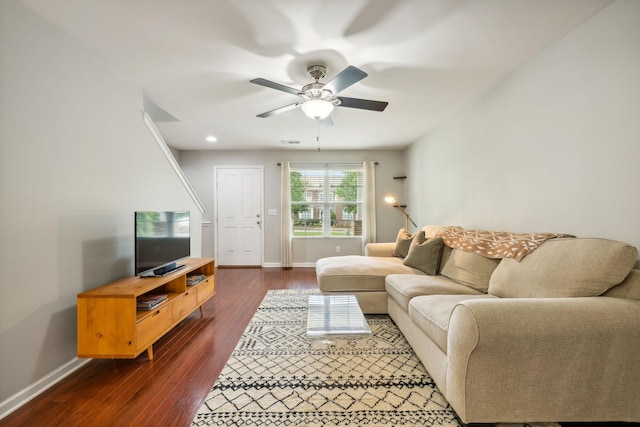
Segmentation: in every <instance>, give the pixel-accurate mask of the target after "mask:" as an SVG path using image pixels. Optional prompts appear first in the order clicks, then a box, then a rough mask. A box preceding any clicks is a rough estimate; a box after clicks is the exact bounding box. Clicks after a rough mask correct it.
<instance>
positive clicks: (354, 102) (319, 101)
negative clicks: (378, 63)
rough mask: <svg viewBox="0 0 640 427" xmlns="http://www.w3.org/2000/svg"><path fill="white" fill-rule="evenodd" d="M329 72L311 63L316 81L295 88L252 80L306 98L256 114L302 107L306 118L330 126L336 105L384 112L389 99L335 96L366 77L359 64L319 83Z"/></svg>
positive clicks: (267, 114)
mask: <svg viewBox="0 0 640 427" xmlns="http://www.w3.org/2000/svg"><path fill="white" fill-rule="evenodd" d="M326 72H327V70H326V68H325V67H324V66H323V65H312V66H310V67H308V68H307V74H308V75H309V76H310V77H312V78H313V79H314V80H315V82H314V83H309V84H307V85H305V86H304V87H303V88H302V89H301V90H298V89H294V88H292V87H289V86H284V85H281V84H280V83H275V82H272V81H270V80H265V79H253V80H251V81H250V82H251V83H253V84H257V85H260V86H264V87H268V88H271V89H276V90H280V91H282V92H287V93H290V94H293V95H297V96H300V97H302V98H303V99H304V102H296V103H294V104H290V105H286V106H284V107H280V108H276V109H275V110H271V111H267V112H265V113H262V114H258V115H257V116H256V117H262V118H265V117H271V116H273V115H275V114H280V113H284V112H285V111H289V110H293V109H295V108H298V107H300V108H302V111H303V112H304V114H306V115H307V117H309V118H311V119H313V120H316V121H317V122H321V123H320V124H321V125H325V126H331V125H332V124H333V121H331V119H330V117H329V116H330V115H331V113H332V112H333V109H334V108H335V107H340V106H342V107H349V108H356V109H361V110H370V111H384V109H385V108H386V107H387V105H388V104H389V103H388V102H382V101H371V100H368V99H356V98H346V97H342V96H341V97H338V96H336V95H337V94H338V92H340V91H342V90H344V89H346V88H348V87H349V86H351V85H353V84H355V83H357V82H359V81H360V80H362V79H364V78H365V77H367V73H365V72H364V71H362V70H360V69H358V68H356V67H353V66H349V67H347V68H345V69H344V70H342V71H341V72H340V73H339V74H338V75H337V76H335V77H334V78H333V79H332V80H331V81H329V82H328V83H326V84H325V83H320V82H319V80H320V79H322V78H323V77H324V76H325V75H326Z"/></svg>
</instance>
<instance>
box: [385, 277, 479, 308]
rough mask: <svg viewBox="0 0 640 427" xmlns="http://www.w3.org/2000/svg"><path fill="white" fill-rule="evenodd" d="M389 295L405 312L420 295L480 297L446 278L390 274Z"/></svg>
mask: <svg viewBox="0 0 640 427" xmlns="http://www.w3.org/2000/svg"><path fill="white" fill-rule="evenodd" d="M385 289H386V290H387V295H388V296H389V298H392V299H393V300H394V301H396V302H397V303H398V304H399V305H400V306H401V307H402V308H403V309H404V310H408V309H409V301H410V300H411V298H413V297H417V296H420V295H478V294H480V292H478V291H476V290H475V289H473V288H470V287H468V286H465V285H461V284H459V283H456V282H454V281H453V280H451V279H448V278H446V277H444V276H422V275H420V276H419V275H407V274H390V275H389V276H387V278H386V280H385Z"/></svg>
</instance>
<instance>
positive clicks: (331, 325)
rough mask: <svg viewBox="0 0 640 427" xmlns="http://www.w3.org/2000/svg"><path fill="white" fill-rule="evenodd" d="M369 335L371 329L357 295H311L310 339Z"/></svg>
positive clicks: (308, 329) (308, 317) (308, 331)
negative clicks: (330, 336)
mask: <svg viewBox="0 0 640 427" xmlns="http://www.w3.org/2000/svg"><path fill="white" fill-rule="evenodd" d="M367 334H371V329H370V328H369V324H368V323H367V319H365V317H364V314H362V310H361V309H360V306H359V305H358V300H357V299H356V297H355V295H309V311H308V314H307V336H308V337H326V336H329V335H367Z"/></svg>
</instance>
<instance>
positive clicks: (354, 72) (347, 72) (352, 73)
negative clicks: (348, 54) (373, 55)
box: [324, 65, 368, 95]
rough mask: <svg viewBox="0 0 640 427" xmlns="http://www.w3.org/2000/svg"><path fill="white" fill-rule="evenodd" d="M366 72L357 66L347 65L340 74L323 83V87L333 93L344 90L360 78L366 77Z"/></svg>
mask: <svg viewBox="0 0 640 427" xmlns="http://www.w3.org/2000/svg"><path fill="white" fill-rule="evenodd" d="M367 75H368V74H367V73H365V72H364V71H362V70H361V69H359V68H356V67H354V66H352V65H349V66H348V67H347V68H345V69H344V70H342V71H341V72H340V74H338V75H337V76H335V77H334V78H333V79H331V81H330V82H328V83H327V84H325V85H324V89H329V90H330V91H331V93H333V94H334V95H335V94H337V93H338V92H340V91H342V90H345V89H346V88H348V87H349V86H351V85H352V84H354V83H358V82H359V81H360V80H362V79H364V78H365V77H367Z"/></svg>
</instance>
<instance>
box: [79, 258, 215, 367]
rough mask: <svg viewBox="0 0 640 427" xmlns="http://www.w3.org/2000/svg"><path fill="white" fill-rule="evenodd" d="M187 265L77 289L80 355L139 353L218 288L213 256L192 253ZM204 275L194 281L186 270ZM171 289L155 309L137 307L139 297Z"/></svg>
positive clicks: (127, 355)
mask: <svg viewBox="0 0 640 427" xmlns="http://www.w3.org/2000/svg"><path fill="white" fill-rule="evenodd" d="M181 263H184V264H185V267H184V268H180V269H178V270H176V271H173V272H171V273H168V274H166V275H164V276H161V277H144V278H142V277H137V276H132V277H125V278H124V279H120V280H117V281H115V282H112V283H109V284H106V285H104V286H100V287H99V288H95V289H92V290H90V291H87V292H83V293H81V294H78V357H92V358H109V359H134V358H136V357H138V355H140V353H142V352H144V351H145V350H146V352H147V355H148V357H149V359H150V360H152V359H153V343H155V342H156V341H157V340H158V339H160V338H161V337H162V336H163V335H164V334H166V333H167V332H169V331H170V330H171V329H172V328H173V327H174V326H176V325H177V324H178V323H180V322H181V321H182V320H184V318H185V317H187V316H188V315H189V314H191V313H192V312H193V311H194V310H195V309H197V308H199V309H200V316H201V317H202V316H203V315H204V311H203V309H202V304H204V302H205V301H207V300H208V299H209V298H211V297H212V296H213V295H214V294H215V281H214V271H215V262H214V260H213V258H190V259H187V260H184V261H181ZM191 275H203V276H204V279H203V280H202V281H200V282H198V283H197V284H195V285H187V276H191ZM146 294H166V295H167V299H166V300H164V301H163V302H161V303H160V304H158V305H156V306H155V307H153V308H152V309H151V310H138V309H137V308H136V302H137V298H138V297H139V296H141V295H146Z"/></svg>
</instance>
